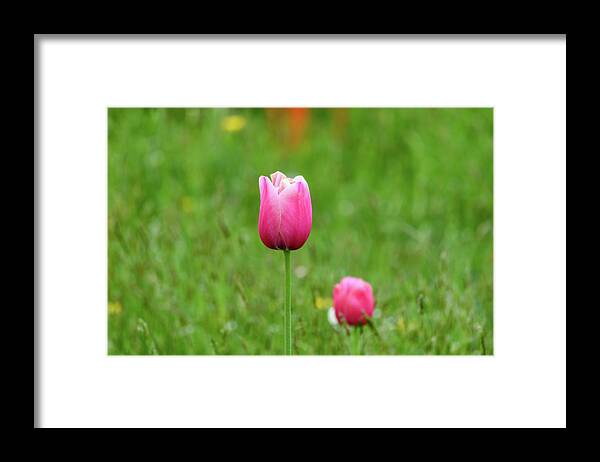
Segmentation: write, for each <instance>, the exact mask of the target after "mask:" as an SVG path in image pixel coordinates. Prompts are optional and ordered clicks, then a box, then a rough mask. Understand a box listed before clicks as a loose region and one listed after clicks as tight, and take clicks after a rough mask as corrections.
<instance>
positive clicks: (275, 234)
mask: <svg viewBox="0 0 600 462" xmlns="http://www.w3.org/2000/svg"><path fill="white" fill-rule="evenodd" d="M258 188H259V190H260V212H259V214H258V234H259V235H260V239H261V241H262V242H263V244H265V245H266V246H267V247H269V248H270V249H279V248H283V247H282V246H283V243H282V242H281V238H280V234H279V230H280V226H281V210H280V207H279V198H278V194H277V191H276V189H275V187H274V186H273V183H271V180H269V179H268V178H267V177H266V176H261V177H260V178H259V179H258Z"/></svg>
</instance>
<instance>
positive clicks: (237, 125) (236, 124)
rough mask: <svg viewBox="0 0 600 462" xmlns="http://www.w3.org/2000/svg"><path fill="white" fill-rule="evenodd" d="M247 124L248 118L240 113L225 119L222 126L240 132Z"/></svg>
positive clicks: (227, 129)
mask: <svg viewBox="0 0 600 462" xmlns="http://www.w3.org/2000/svg"><path fill="white" fill-rule="evenodd" d="M245 126H246V119H245V118H244V117H242V116H240V115H230V116H227V117H225V118H224V119H223V122H222V123H221V127H222V128H223V130H225V131H226V132H239V131H240V130H241V129H243V128H244V127H245Z"/></svg>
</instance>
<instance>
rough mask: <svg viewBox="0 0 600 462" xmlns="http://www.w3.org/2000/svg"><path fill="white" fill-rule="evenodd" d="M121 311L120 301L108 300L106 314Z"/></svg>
mask: <svg viewBox="0 0 600 462" xmlns="http://www.w3.org/2000/svg"><path fill="white" fill-rule="evenodd" d="M122 312H123V307H122V306H121V303H120V302H108V314H112V315H117V314H121V313H122Z"/></svg>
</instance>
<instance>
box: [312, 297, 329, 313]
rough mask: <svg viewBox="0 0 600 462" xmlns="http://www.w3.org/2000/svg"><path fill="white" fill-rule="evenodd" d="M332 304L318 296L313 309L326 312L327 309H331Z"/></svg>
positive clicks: (327, 299)
mask: <svg viewBox="0 0 600 462" xmlns="http://www.w3.org/2000/svg"><path fill="white" fill-rule="evenodd" d="M332 303H333V301H332V300H331V298H324V297H319V296H317V297H316V298H315V308H316V309H317V310H326V309H328V308H331V305H332Z"/></svg>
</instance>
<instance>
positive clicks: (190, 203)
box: [181, 196, 194, 213]
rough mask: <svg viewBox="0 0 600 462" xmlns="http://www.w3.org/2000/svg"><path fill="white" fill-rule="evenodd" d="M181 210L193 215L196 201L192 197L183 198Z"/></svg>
mask: <svg viewBox="0 0 600 462" xmlns="http://www.w3.org/2000/svg"><path fill="white" fill-rule="evenodd" d="M181 209H182V210H183V211H184V212H185V213H192V211H193V210H194V200H193V199H192V198H191V197H190V196H183V197H182V198H181Z"/></svg>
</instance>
